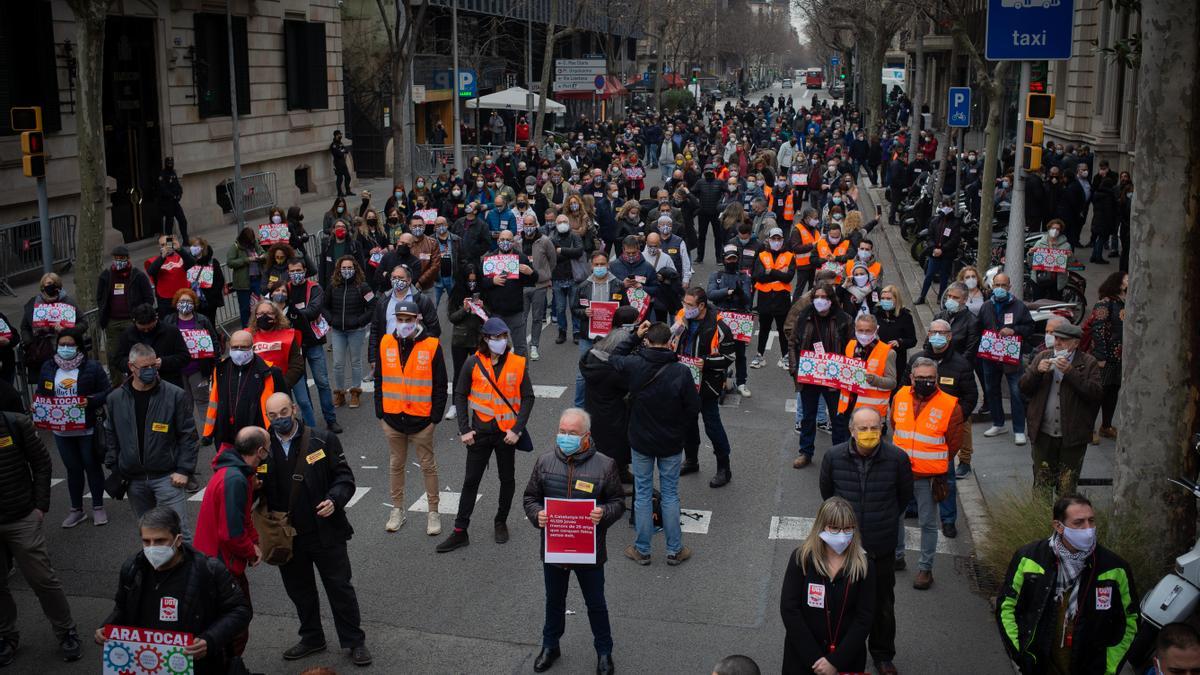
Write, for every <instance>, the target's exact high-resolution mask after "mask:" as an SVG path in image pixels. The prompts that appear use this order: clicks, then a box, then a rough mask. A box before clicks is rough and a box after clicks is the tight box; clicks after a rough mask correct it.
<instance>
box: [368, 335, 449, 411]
mask: <svg viewBox="0 0 1200 675" xmlns="http://www.w3.org/2000/svg"><path fill="white" fill-rule="evenodd" d="M437 351H438V339H437V338H435V337H427V338H424V339H421V340H418V341H417V343H416V344H414V345H413V348H412V352H411V353H409V355H408V362H407V363H401V362H400V343H399V342H398V341H397V340H396V336H394V335H392V334H391V333H389V334H387V335H384V336H383V339H381V340H380V341H379V355H380V357H379V358H380V359H381V360H380V362H379V367H380V369H381V371H382V373H383V383H382V386H381V387H380V394H381V395H382V396H383V412H385V413H387V414H389V415H400V414H404V415H412V416H413V417H429V416H430V415H431V414H433V359H434V357H435V356H436V355H437Z"/></svg>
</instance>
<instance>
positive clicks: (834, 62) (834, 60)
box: [829, 56, 841, 66]
mask: <svg viewBox="0 0 1200 675" xmlns="http://www.w3.org/2000/svg"><path fill="white" fill-rule="evenodd" d="M829 63H831V64H833V65H835V66H836V65H837V64H839V63H841V59H839V58H838V57H836V56H835V57H833V58H831V59H829Z"/></svg>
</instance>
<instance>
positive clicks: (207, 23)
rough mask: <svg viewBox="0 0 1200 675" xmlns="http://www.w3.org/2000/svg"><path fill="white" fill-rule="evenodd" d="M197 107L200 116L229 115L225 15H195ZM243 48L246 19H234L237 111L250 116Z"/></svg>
mask: <svg viewBox="0 0 1200 675" xmlns="http://www.w3.org/2000/svg"><path fill="white" fill-rule="evenodd" d="M193 25H194V27H195V30H196V42H195V45H196V60H195V62H194V63H193V64H192V68H193V69H194V73H193V76H194V78H195V81H196V105H197V107H199V108H200V117H224V116H227V115H232V114H233V111H232V110H231V108H230V106H229V98H230V97H229V41H228V29H227V27H226V23H225V15H224V14H205V13H202V12H197V13H196V14H195V15H194V24H193ZM247 54H248V50H247V48H246V17H244V16H235V17H233V65H234V70H235V71H236V73H237V103H238V106H237V111H238V114H239V115H249V114H250V64H249V59H248V56H247Z"/></svg>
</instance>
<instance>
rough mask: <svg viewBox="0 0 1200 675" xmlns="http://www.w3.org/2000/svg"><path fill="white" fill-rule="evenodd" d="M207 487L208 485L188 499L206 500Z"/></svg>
mask: <svg viewBox="0 0 1200 675" xmlns="http://www.w3.org/2000/svg"><path fill="white" fill-rule="evenodd" d="M207 489H208V488H207V487H202V488H200V491H199V492H197V493H196V494H194V495H192V496H191V497H188V501H189V502H202V501H204V491H205V490H207Z"/></svg>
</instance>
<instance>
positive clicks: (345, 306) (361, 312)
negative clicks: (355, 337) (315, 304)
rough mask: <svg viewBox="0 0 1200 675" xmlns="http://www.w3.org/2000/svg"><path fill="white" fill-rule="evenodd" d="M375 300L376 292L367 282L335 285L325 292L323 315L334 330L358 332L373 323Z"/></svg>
mask: <svg viewBox="0 0 1200 675" xmlns="http://www.w3.org/2000/svg"><path fill="white" fill-rule="evenodd" d="M375 299H376V294H375V292H374V291H372V290H371V286H370V285H369V284H367V283H366V282H363V283H361V284H359V283H354V282H347V283H335V284H333V285H332V286H330V287H329V290H327V291H326V292H325V295H324V300H325V302H324V304H323V305H322V307H321V314H323V315H324V316H325V320H326V321H328V322H329V327H330V328H332V329H334V330H340V331H346V332H348V331H352V330H358V329H359V328H363V327H366V326H367V325H369V324H370V323H371V316H372V315H373V313H374V309H375Z"/></svg>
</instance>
